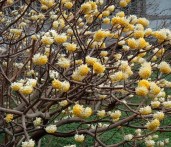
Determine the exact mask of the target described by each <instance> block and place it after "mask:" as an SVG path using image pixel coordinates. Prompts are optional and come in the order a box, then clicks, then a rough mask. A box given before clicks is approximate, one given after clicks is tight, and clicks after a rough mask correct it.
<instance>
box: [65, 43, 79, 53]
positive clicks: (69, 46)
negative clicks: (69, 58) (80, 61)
mask: <svg viewBox="0 0 171 147" xmlns="http://www.w3.org/2000/svg"><path fill="white" fill-rule="evenodd" d="M64 46H65V48H66V50H67V51H69V52H74V51H75V50H76V49H77V45H76V44H74V43H65V44H64Z"/></svg>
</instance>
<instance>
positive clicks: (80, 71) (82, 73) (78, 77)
mask: <svg viewBox="0 0 171 147" xmlns="http://www.w3.org/2000/svg"><path fill="white" fill-rule="evenodd" d="M89 71H90V68H89V67H88V66H87V64H82V65H80V66H79V67H78V68H77V70H76V71H74V72H73V74H72V78H73V80H75V81H82V80H83V79H84V78H85V77H86V76H87V74H88V73H89Z"/></svg>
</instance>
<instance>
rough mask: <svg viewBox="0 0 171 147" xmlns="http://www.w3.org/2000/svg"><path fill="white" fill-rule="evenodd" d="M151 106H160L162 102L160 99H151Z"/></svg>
mask: <svg viewBox="0 0 171 147" xmlns="http://www.w3.org/2000/svg"><path fill="white" fill-rule="evenodd" d="M151 107H152V108H158V107H160V102H159V101H151Z"/></svg>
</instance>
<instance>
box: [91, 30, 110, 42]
mask: <svg viewBox="0 0 171 147" xmlns="http://www.w3.org/2000/svg"><path fill="white" fill-rule="evenodd" d="M107 36H108V32H107V31H104V30H98V31H97V32H95V34H94V36H93V38H94V40H95V41H98V42H101V41H103V40H104V39H105V38H106V37H107Z"/></svg>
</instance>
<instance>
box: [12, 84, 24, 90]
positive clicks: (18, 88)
mask: <svg viewBox="0 0 171 147" xmlns="http://www.w3.org/2000/svg"><path fill="white" fill-rule="evenodd" d="M22 86H23V83H20V82H14V83H12V84H11V89H12V90H13V91H19V90H20V88H21V87H22Z"/></svg>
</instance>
